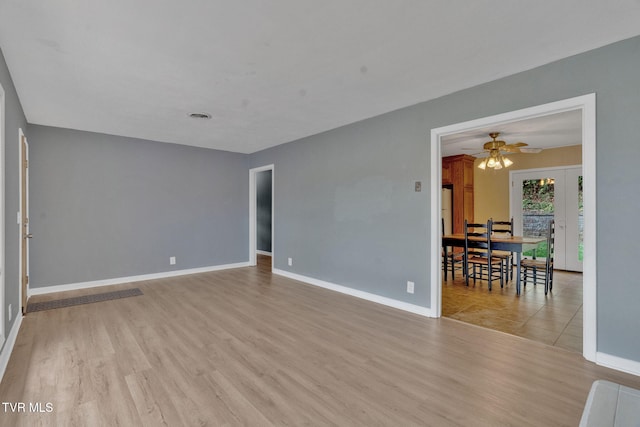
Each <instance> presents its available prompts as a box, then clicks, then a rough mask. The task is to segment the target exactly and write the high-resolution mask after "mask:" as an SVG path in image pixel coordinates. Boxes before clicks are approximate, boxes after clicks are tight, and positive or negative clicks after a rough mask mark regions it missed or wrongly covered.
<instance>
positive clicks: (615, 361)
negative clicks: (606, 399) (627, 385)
mask: <svg viewBox="0 0 640 427" xmlns="http://www.w3.org/2000/svg"><path fill="white" fill-rule="evenodd" d="M596 363H597V364H598V365H601V366H605V367H607V368H611V369H615V370H617V371H622V372H626V373H628V374H633V375H637V376H640V362H636V361H635V360H629V359H623V358H622V357H618V356H612V355H610V354H606V353H600V352H597V353H596Z"/></svg>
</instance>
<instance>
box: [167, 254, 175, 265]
mask: <svg viewBox="0 0 640 427" xmlns="http://www.w3.org/2000/svg"><path fill="white" fill-rule="evenodd" d="M175 264H176V257H174V256H172V257H170V258H169V265H175Z"/></svg>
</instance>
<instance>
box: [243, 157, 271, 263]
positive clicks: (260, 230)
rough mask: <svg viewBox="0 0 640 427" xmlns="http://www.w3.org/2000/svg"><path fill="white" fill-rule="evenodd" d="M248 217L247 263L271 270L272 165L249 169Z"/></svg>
mask: <svg viewBox="0 0 640 427" xmlns="http://www.w3.org/2000/svg"><path fill="white" fill-rule="evenodd" d="M249 193H250V203H249V207H250V214H249V216H250V219H249V235H250V238H249V264H250V265H252V266H255V265H258V266H259V267H260V268H261V269H263V270H268V271H271V270H272V269H273V265H274V257H273V252H274V251H273V243H274V242H273V236H274V234H273V223H274V217H273V212H274V205H273V199H274V197H273V193H274V166H273V165H268V166H262V167H259V168H254V169H251V170H250V171H249Z"/></svg>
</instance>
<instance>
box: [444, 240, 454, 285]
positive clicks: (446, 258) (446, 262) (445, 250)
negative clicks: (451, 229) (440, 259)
mask: <svg viewBox="0 0 640 427" xmlns="http://www.w3.org/2000/svg"><path fill="white" fill-rule="evenodd" d="M442 249H443V250H444V281H445V282H446V281H447V270H448V269H449V267H448V264H449V259H448V258H449V257H448V256H447V247H446V246H443V247H442ZM451 274H453V273H451Z"/></svg>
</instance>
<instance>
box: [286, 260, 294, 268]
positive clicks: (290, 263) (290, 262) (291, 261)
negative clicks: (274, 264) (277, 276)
mask: <svg viewBox="0 0 640 427" xmlns="http://www.w3.org/2000/svg"><path fill="white" fill-rule="evenodd" d="M287 262H288V263H289V267H291V266H292V265H293V258H289V259H288V260H287Z"/></svg>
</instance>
